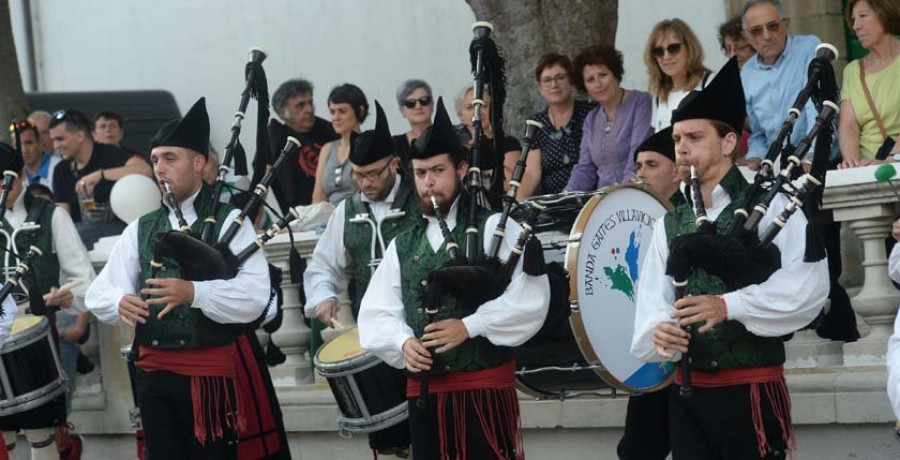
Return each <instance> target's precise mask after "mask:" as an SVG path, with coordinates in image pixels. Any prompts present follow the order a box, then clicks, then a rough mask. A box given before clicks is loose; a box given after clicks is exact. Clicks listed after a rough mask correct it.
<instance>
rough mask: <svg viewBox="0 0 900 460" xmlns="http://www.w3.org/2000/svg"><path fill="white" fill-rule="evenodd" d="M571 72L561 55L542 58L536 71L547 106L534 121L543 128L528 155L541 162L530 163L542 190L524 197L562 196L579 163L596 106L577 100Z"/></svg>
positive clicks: (567, 60)
mask: <svg viewBox="0 0 900 460" xmlns="http://www.w3.org/2000/svg"><path fill="white" fill-rule="evenodd" d="M572 70H573V69H572V61H571V60H570V59H569V57H568V56H565V55H563V54H559V53H550V54H547V55H544V56H543V57H541V59H540V60H539V61H538V65H537V68H536V69H535V70H534V78H535V80H536V81H537V86H538V91H540V92H541V96H542V97H543V98H544V101H546V102H547V108H546V109H544V110H542V111H540V112H538V113H536V114H534V116H533V117H532V119H533V120H535V121H537V122H539V123H541V124H543V125H544V128H543V129H541V130H540V131H538V132H537V134H535V136H534V141H533V142H532V148H533V149H534V150H532V152H531V153H530V154H529V159H531V156H534V157H535V158H536V159H540V161H535V162H529V168H531V167H532V166H530V165H531V164H534V165H535V166H536V167H537V168H538V169H537V170H533V173H534V175H536V176H537V177H540V190H524V189H523V190H522V194H521V195H523V196H526V197H527V196H530V195H533V194H535V193H541V194H545V195H547V194H554V193H559V192H561V191H562V190H563V189H564V188H565V187H566V184H568V183H569V176H570V175H571V174H572V167H573V166H575V164H577V163H578V155H579V149H580V148H581V135H582V127H583V125H584V119H585V117H587V114H588V112H590V111H591V110H592V109H593V108H594V107H596V106H597V104H596V103H595V102H589V101H581V100H575V97H574V96H575V94H574V93H575V91H574V87H573V86H572Z"/></svg>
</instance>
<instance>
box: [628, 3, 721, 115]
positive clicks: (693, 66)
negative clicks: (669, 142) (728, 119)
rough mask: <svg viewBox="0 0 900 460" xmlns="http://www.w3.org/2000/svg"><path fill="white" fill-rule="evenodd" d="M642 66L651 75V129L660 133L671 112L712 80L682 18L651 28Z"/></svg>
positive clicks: (701, 48) (662, 22)
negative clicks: (693, 92)
mask: <svg viewBox="0 0 900 460" xmlns="http://www.w3.org/2000/svg"><path fill="white" fill-rule="evenodd" d="M644 64H646V66H647V73H648V74H649V75H650V93H651V94H653V96H654V99H653V118H652V120H653V122H652V124H653V129H654V131H661V130H662V129H664V128H667V127H668V126H669V125H670V124H672V111H673V110H675V109H676V108H678V104H679V103H681V100H682V99H684V97H685V96H687V95H688V93H690V92H691V91H693V90H701V89H703V88H704V87H706V84H707V83H708V82H709V81H710V80H712V72H710V70H709V69H707V68H706V67H705V66H704V65H703V46H702V45H700V40H699V39H697V36H696V35H695V34H694V31H692V30H691V28H690V26H688V25H687V24H686V23H685V22H684V21H682V20H681V19H678V18H675V19H664V20H662V21H660V22H658V23H657V24H656V26H654V27H653V31H652V32H650V38H649V39H648V40H647V47H646V48H645V49H644Z"/></svg>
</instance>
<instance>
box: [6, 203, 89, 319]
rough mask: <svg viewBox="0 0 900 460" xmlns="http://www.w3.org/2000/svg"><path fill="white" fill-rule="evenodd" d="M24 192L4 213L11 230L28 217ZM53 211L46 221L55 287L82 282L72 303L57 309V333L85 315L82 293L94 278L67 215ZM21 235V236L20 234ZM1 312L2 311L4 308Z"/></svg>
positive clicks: (57, 207) (57, 208) (83, 293)
mask: <svg viewBox="0 0 900 460" xmlns="http://www.w3.org/2000/svg"><path fill="white" fill-rule="evenodd" d="M25 193H27V192H25V191H24V190H23V192H22V193H20V194H19V196H18V198H17V199H16V202H15V203H13V207H12V209H9V210H7V212H6V221H7V222H9V225H10V226H12V227H13V228H18V227H20V226H21V225H22V224H23V223H24V222H25V219H26V218H27V217H28V211H26V209H25ZM51 205H52V206H53V207H54V209H53V216H52V217H51V220H50V226H51V228H50V229H49V231H50V232H51V238H52V243H51V244H52V246H51V247H52V250H53V252H54V253H55V254H56V257H57V259H58V260H59V283H58V284H57V287H59V286H62V285H64V284H66V283H70V282H72V281H76V280H78V281H82V284H81V285H80V286H77V287H75V288H73V289H72V295H73V296H74V300H73V301H72V305H71V306H70V307H69V308H64V309H61V310H60V311H61V312H64V313H66V314H67V315H65V316H63V315H60V316H59V317H58V324H57V327H58V328H59V329H60V330H66V329H68V327H71V325H72V324H74V322H75V316H77V315H78V314H80V313H84V312H86V311H87V309H86V308H85V305H84V297H85V293H86V292H87V290H88V285H89V284H90V282H91V280H93V279H94V278H95V277H96V274H95V273H94V267H93V266H92V265H91V259H90V257H88V252H87V249H86V248H85V247H84V243H82V241H81V237H80V236H78V231H77V230H76V229H75V224H74V223H72V218H71V217H70V216H69V213H68V212H66V211H65V210H64V209H62V208H60V207H59V206H55V205H53V204H52V203H51ZM39 231H42V232H43V231H48V229H44V228H42V229H40V230H39ZM20 235H21V233H20ZM4 311H8V310H6V307H5V304H4Z"/></svg>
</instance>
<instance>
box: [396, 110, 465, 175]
mask: <svg viewBox="0 0 900 460" xmlns="http://www.w3.org/2000/svg"><path fill="white" fill-rule="evenodd" d="M442 153H449V154H450V156H451V157H455V158H465V157H466V148H465V147H463V144H462V142H460V140H459V136H458V135H457V134H456V130H454V129H453V123H451V122H450V116H449V115H447V109H445V108H444V99H443V98H440V97H439V98H438V101H437V107H436V109H435V114H434V124H433V125H431V127H430V128H428V129H427V130H425V132H424V133H422V135H421V136H419V138H418V139H416V141H415V142H413V145H412V148H411V149H410V153H409V156H410V158H411V159H419V160H424V159H426V158H431V157H433V156H435V155H440V154H442Z"/></svg>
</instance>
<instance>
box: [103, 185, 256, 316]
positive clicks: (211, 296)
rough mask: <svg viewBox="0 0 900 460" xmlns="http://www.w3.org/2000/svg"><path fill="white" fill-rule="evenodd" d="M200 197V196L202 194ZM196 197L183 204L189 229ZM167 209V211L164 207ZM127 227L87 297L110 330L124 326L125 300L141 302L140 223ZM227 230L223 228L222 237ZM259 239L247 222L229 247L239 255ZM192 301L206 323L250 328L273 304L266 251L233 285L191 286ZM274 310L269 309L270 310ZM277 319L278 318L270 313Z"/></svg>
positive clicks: (231, 215) (194, 216) (209, 283)
mask: <svg viewBox="0 0 900 460" xmlns="http://www.w3.org/2000/svg"><path fill="white" fill-rule="evenodd" d="M198 193H199V192H198ZM196 197H197V194H194V195H193V196H191V197H189V198H188V199H186V200H185V201H184V202H183V203H182V204H181V210H182V212H183V213H184V218H185V220H186V221H187V222H188V224H193V223H194V222H195V221H196V220H197V211H196V210H195V209H194V199H195V198H196ZM166 206H167V207H168V205H166ZM169 209H170V212H169V216H168V217H169V224H170V225H171V227H172V228H173V229H177V228H179V225H178V219H177V218H176V217H175V213H174V212H171V208H169ZM239 212H240V211H238V210H233V211H232V212H230V213H229V214H228V217H227V218H226V219H225V222H226V224H227V223H229V222H231V220H232V219H234V218H235V217H237V215H238V213H239ZM139 221H140V219H138V220H135V221H134V222H132V223H130V224H128V227H126V228H125V231H124V232H122V236H121V237H120V238H119V241H118V242H116V245H115V246H114V247H113V249H112V251H111V252H110V254H109V260H107V262H106V266H105V267H103V270H102V271H101V272H100V274H99V275H98V276H97V279H96V280H95V281H94V283H93V284H91V287H90V289H88V292H87V299H86V304H87V307H88V309H90V310H91V312H92V313H94V314H95V315H97V318H98V319H99V320H100V321H103V322H104V323H108V324H123V323H122V322H121V320H120V319H119V300H120V299H121V298H122V296H124V295H126V294H132V295H137V296H140V293H139V289H140V288H141V287H142V286H139V285H138V284H139V283H138V279H139V278H138V277H139V275H140V272H141V266H140V256H139V252H138V222H139ZM226 229H227V225H222V230H221V232H220V235H219V236H220V237H221V233H224V232H225V230H226ZM255 239H256V233H255V232H254V231H253V227H252V225H251V224H250V222H249V220H244V223H243V224H242V225H241V228H240V230H238V232H237V235H236V236H235V237H234V239H233V240H232V241H231V244H229V245H228V247H229V248H231V250H232V251H233V252H234V253H235V254H237V253H239V252H240V251H241V250H243V249H244V248H245V247H247V246H248V245H250V244H251V243H252V242H253V241H254V240H255ZM193 284H194V301H193V302H192V303H191V307H192V308H199V309H200V310H201V311H202V312H203V314H204V315H206V317H208V318H209V319H211V320H213V321H215V322H217V323H220V324H229V323H249V322H251V321H254V320H256V319H257V318H258V317H259V315H261V314H262V312H263V309H264V308H266V305H267V304H268V303H269V268H268V265H267V264H266V259H265V257H264V256H263V253H262V251H257V252H256V253H255V254H253V255H252V256H250V258H249V259H247V261H246V262H244V264H243V265H242V266H241V268H240V271H238V274H237V276H235V277H234V278H232V279H230V280H211V281H193ZM270 310H271V309H270ZM269 314H270V315H271V314H274V312H271V311H270V312H269Z"/></svg>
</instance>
